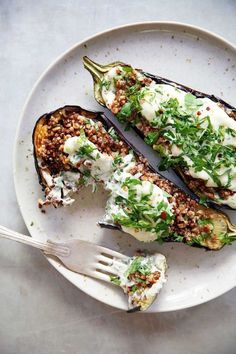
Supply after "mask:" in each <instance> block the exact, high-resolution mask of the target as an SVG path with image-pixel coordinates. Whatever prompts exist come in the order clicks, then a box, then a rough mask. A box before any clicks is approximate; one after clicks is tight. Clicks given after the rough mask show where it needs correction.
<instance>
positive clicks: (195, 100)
mask: <svg viewBox="0 0 236 354" xmlns="http://www.w3.org/2000/svg"><path fill="white" fill-rule="evenodd" d="M84 66H85V68H86V69H87V70H88V71H89V72H90V73H91V75H92V77H93V81H94V96H95V99H96V100H97V102H98V103H100V104H101V105H102V106H105V107H107V108H108V109H109V110H110V111H111V112H112V113H114V114H115V115H116V117H117V118H118V120H119V121H120V122H122V123H124V124H128V125H129V126H132V127H133V128H134V130H135V131H136V132H137V134H138V135H139V136H140V137H141V138H142V139H143V140H144V141H145V142H146V143H147V144H148V145H150V146H152V148H153V149H154V150H156V151H157V152H158V153H159V155H160V156H161V157H162V162H161V164H160V166H159V169H160V170H166V169H168V168H170V167H172V168H173V169H174V170H175V172H176V173H177V174H178V175H179V176H180V177H181V178H182V180H183V181H184V182H185V183H186V185H187V186H188V188H189V189H190V190H191V191H193V192H194V193H195V194H196V195H197V196H198V197H200V198H201V199H202V200H203V201H204V202H210V203H215V204H217V205H220V206H222V207H226V208H232V209H236V164H235V161H236V109H235V107H233V106H232V105H230V104H229V103H227V102H225V101H224V100H222V99H220V98H218V97H216V96H214V95H208V94H205V93H203V92H200V91H197V90H194V89H191V88H189V87H187V86H184V85H181V84H178V83H176V82H173V81H171V80H168V79H165V78H162V77H160V76H155V75H152V74H149V73H147V72H143V71H142V70H139V69H134V68H132V67H131V66H130V65H128V64H125V63H122V62H114V63H110V64H107V65H100V64H98V63H95V62H93V61H92V60H91V59H89V58H88V57H84Z"/></svg>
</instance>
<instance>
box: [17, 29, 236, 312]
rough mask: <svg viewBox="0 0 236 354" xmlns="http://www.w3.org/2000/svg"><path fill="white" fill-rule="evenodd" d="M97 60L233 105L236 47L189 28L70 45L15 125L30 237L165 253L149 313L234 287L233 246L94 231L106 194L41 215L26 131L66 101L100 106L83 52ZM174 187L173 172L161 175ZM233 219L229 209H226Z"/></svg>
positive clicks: (116, 292) (102, 288)
mask: <svg viewBox="0 0 236 354" xmlns="http://www.w3.org/2000/svg"><path fill="white" fill-rule="evenodd" d="M84 55H88V56H89V57H90V58H92V59H94V60H96V61H97V62H100V63H108V62H112V61H116V60H122V61H124V62H127V63H130V64H132V65H133V66H134V67H137V68H142V69H144V70H145V71H148V72H151V73H153V74H158V75H160V76H163V77H167V78H169V79H172V80H173V81H177V82H180V83H182V84H185V85H187V86H190V87H193V88H195V89H198V90H201V91H204V92H208V93H214V94H215V95H218V96H219V97H222V98H224V99H225V100H226V101H228V102H229V103H232V104H233V105H235V106H236V98H235V97H236V94H235V89H236V84H235V79H236V48H235V47H234V46H233V45H232V44H230V43H228V42H227V41H225V40H224V39H222V38H220V37H218V36H216V35H214V34H212V33H209V32H207V31H204V30H202V29H200V28H196V27H193V26H189V25H184V24H180V23H169V22H152V23H138V24H132V25H127V26H122V27H119V28H115V29H112V30H109V31H106V32H103V33H100V34H97V35H95V36H93V37H91V38H88V39H86V40H85V41H83V42H81V43H79V44H77V45H75V46H74V47H73V48H71V49H69V50H68V51H67V52H66V53H64V54H63V55H62V56H61V57H60V58H58V59H57V60H56V61H55V62H54V63H53V64H52V65H51V66H50V67H49V68H48V69H47V70H46V71H45V72H44V73H43V75H42V76H41V77H40V79H39V80H38V82H37V83H36V84H35V86H34V88H33V90H32V91H31V93H30V95H29V97H28V99H27V102H26V104H25V107H24V109H23V113H22V117H21V120H20V123H19V127H18V133H17V137H16V144H15V156H14V179H15V188H16V193H17V199H18V202H19V206H20V209H21V212H22V215H23V218H24V220H25V223H26V225H27V227H28V229H29V232H30V234H31V235H32V237H33V238H36V239H38V240H46V239H48V238H50V239H53V240H64V239H68V238H71V237H74V238H81V239H84V240H89V241H92V242H96V243H99V244H101V245H104V246H106V247H110V248H113V249H115V250H118V251H121V252H124V253H126V254H129V255H131V254H132V253H133V252H134V251H135V250H137V249H140V248H143V249H148V250H156V251H159V252H161V253H163V254H165V256H166V257H167V261H168V264H169V268H168V282H167V284H166V285H165V287H164V289H163V291H162V292H161V294H160V295H159V297H158V300H157V301H156V302H155V303H154V304H153V305H152V307H151V308H150V309H149V310H148V312H162V311H172V310H178V309H183V308H187V307H191V306H195V305H198V304H201V303H203V302H206V301H209V300H211V299H213V298H215V297H217V296H219V295H221V294H223V293H225V292H226V291H228V290H230V289H232V288H233V287H234V286H235V285H236V275H235V274H236V244H234V245H233V246H226V247H224V248H223V249H222V250H221V251H219V252H206V251H205V250H203V249H196V248H191V247H189V246H185V245H182V244H164V245H159V244H157V243H152V244H141V243H139V242H138V241H136V240H134V239H133V238H132V237H131V236H129V235H126V234H123V233H121V232H118V231H111V230H104V229H100V228H99V227H98V226H97V225H96V222H97V221H98V219H99V218H100V217H101V216H102V215H103V210H104V209H103V208H104V205H105V200H106V194H105V192H104V191H103V190H102V188H101V189H100V190H99V191H98V192H97V193H96V194H92V193H91V189H90V188H87V189H84V190H83V191H82V192H80V194H78V195H77V196H76V201H75V203H74V204H73V206H71V207H68V208H61V209H57V210H56V209H54V208H48V209H47V210H46V214H42V213H41V212H40V210H39V209H38V207H37V200H38V198H39V197H42V191H41V188H40V186H39V184H38V179H37V175H36V172H35V169H34V162H33V156H32V143H31V135H32V130H33V127H34V125H35V122H36V119H37V118H38V117H39V116H40V115H42V114H43V113H45V112H49V111H51V110H54V109H56V108H58V107H60V106H63V105H65V104H71V105H73V104H74V105H76V104H78V105H81V106H82V107H84V108H87V109H91V110H101V107H100V106H98V104H97V103H96V102H95V100H94V97H93V89H92V79H91V77H90V74H89V73H88V72H87V71H86V70H84V68H83V64H82V57H83V56H84ZM126 135H129V137H130V139H131V140H132V141H133V142H135V143H136V144H137V145H138V148H139V149H140V150H141V151H143V152H144V153H145V154H146V155H147V156H148V157H149V159H150V161H151V162H152V163H153V164H154V165H157V164H158V158H157V156H156V155H155V154H154V153H153V152H152V151H151V150H150V149H149V148H148V147H147V146H144V145H143V144H142V142H141V141H140V139H139V138H137V137H136V136H135V135H134V134H132V132H128V133H126ZM165 175H166V176H168V177H169V178H170V179H172V180H173V181H175V182H177V183H178V184H179V185H180V186H182V183H181V182H180V181H179V180H178V178H177V177H176V176H175V175H174V174H172V173H168V172H167V173H165ZM227 213H228V214H229V215H230V217H231V220H232V222H234V223H236V213H235V211H227ZM47 258H48V260H49V262H50V263H51V264H52V265H53V266H54V267H55V268H56V269H57V270H58V271H59V272H60V273H61V274H63V275H64V276H65V277H66V278H67V279H68V280H69V281H70V282H72V283H73V284H74V285H76V286H77V287H78V288H80V289H81V290H83V291H84V292H86V293H87V294H89V295H91V296H93V297H94V298H96V299H98V300H100V301H102V302H104V303H106V304H109V305H111V306H114V307H117V308H120V309H124V310H126V309H127V299H126V297H125V296H124V294H123V293H122V291H121V290H120V289H119V288H116V287H114V286H112V285H111V286H108V285H107V284H104V283H102V282H99V281H97V280H94V279H89V278H87V277H84V276H82V275H79V274H76V273H73V272H71V271H69V270H67V269H66V268H65V267H63V266H62V265H61V264H60V263H58V262H57V261H56V260H55V259H52V258H50V257H47Z"/></svg>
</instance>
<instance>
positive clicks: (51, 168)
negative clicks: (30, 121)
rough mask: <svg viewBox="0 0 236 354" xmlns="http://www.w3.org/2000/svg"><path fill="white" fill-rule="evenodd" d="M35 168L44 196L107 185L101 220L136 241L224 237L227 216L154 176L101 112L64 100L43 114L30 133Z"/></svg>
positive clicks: (217, 244)
mask: <svg viewBox="0 0 236 354" xmlns="http://www.w3.org/2000/svg"><path fill="white" fill-rule="evenodd" d="M33 144H34V156H35V164H36V170H37V171H38V175H39V180H40V183H41V184H42V186H43V188H44V190H45V194H46V199H45V200H44V201H40V203H39V204H40V206H42V205H47V204H52V205H54V206H56V207H57V206H61V205H69V204H71V203H72V202H73V199H72V198H71V196H72V193H74V192H76V191H78V190H79V189H80V188H81V187H83V186H86V185H89V184H92V185H93V186H95V187H96V185H97V183H102V184H103V186H104V188H105V189H106V190H107V191H108V192H109V198H108V200H107V205H106V212H105V216H104V219H103V220H102V221H101V222H100V225H101V226H103V227H108V228H109V227H110V228H115V229H119V230H122V231H124V232H126V233H129V234H130V235H133V236H134V237H135V238H137V239H138V240H140V241H144V242H150V241H155V240H158V241H160V242H163V241H176V242H184V243H187V244H189V245H195V246H196V245H198V246H201V247H206V248H208V249H220V248H221V247H222V246H224V245H225V244H227V243H231V241H233V240H234V237H235V235H236V228H235V226H233V225H232V224H231V223H230V221H229V219H228V217H227V216H226V215H225V214H223V213H221V212H219V211H217V210H214V209H211V208H208V207H205V206H203V205H201V204H199V203H197V201H196V200H194V199H191V198H190V197H189V196H188V195H187V194H185V193H184V192H183V191H182V190H180V189H179V188H178V187H177V186H175V185H174V184H173V183H172V182H170V181H169V180H167V179H165V178H163V177H162V176H160V175H159V174H158V173H157V172H156V171H155V170H154V169H153V167H152V166H151V165H150V164H149V163H148V162H147V160H146V159H145V158H144V156H143V155H142V154H141V153H140V152H139V151H138V150H137V149H136V148H135V147H134V146H132V145H131V144H130V143H129V142H128V141H127V140H126V139H125V137H124V136H123V135H122V133H121V132H120V131H119V130H118V129H117V128H116V127H115V126H114V124H113V123H111V122H110V121H109V120H108V119H107V118H106V117H105V115H104V114H102V113H99V112H97V113H96V112H90V111H87V110H84V109H83V108H80V107H77V106H65V107H63V108H59V109H57V110H56V111H53V112H51V113H48V114H45V115H43V116H42V117H41V118H39V120H38V121H37V123H36V126H35V129H34V133H33Z"/></svg>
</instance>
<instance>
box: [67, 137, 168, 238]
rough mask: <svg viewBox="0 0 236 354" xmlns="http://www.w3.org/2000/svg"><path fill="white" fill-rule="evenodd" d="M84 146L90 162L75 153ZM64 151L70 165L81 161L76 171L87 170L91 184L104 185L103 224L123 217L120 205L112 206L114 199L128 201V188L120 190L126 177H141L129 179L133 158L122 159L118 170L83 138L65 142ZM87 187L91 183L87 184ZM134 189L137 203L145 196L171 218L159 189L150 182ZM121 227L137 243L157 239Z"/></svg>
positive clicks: (133, 164)
mask: <svg viewBox="0 0 236 354" xmlns="http://www.w3.org/2000/svg"><path fill="white" fill-rule="evenodd" d="M84 145H86V146H88V145H89V146H91V148H92V149H93V150H92V152H91V155H90V156H91V158H89V157H88V156H86V157H84V158H81V157H79V156H78V154H77V152H78V151H79V149H80V148H81V147H83V146H84ZM64 151H65V152H66V153H67V154H68V155H69V160H70V162H71V164H72V165H74V166H75V167H77V164H78V162H81V161H82V164H81V165H80V167H79V170H80V172H81V173H83V171H84V168H86V169H89V171H90V175H91V177H92V179H94V181H103V184H104V187H105V189H106V190H108V191H109V192H110V197H109V200H108V202H107V207H106V215H105V220H104V221H107V222H112V221H113V220H114V219H113V217H114V215H117V214H121V215H124V216H125V215H126V214H125V212H124V210H123V209H122V207H121V206H120V205H117V204H116V203H115V199H116V197H117V196H122V197H123V198H125V199H128V194H129V190H128V188H124V187H122V185H123V182H124V181H125V180H126V178H127V177H129V178H134V179H135V178H139V177H140V173H137V174H136V175H132V174H131V173H130V172H129V171H130V170H131V169H132V168H133V167H134V166H135V161H134V155H133V154H132V153H130V154H128V155H126V156H125V157H123V159H122V161H121V162H120V163H119V168H117V166H115V165H114V164H113V162H114V159H113V158H112V157H111V156H110V155H107V154H106V153H101V152H100V151H99V150H98V149H97V148H96V146H95V145H94V144H93V143H92V142H90V141H89V140H88V139H87V138H86V137H85V136H79V137H72V138H69V139H67V140H66V142H65V145H64ZM90 183H92V181H90ZM88 184H89V183H88ZM133 188H134V189H135V190H136V198H137V201H139V200H140V199H141V196H142V195H144V194H145V195H147V194H148V195H150V198H149V203H150V205H151V206H155V205H158V203H160V202H162V201H163V202H165V203H166V205H167V210H166V211H167V212H168V213H169V214H172V212H171V205H170V204H169V202H168V199H167V196H166V195H165V194H164V192H163V190H162V189H160V188H159V187H158V186H156V185H155V184H153V183H150V182H149V181H142V183H141V184H139V185H136V186H134V187H133ZM121 227H122V229H123V231H125V232H127V233H129V234H131V235H133V236H134V237H135V238H137V239H138V240H140V241H145V242H149V241H154V240H156V239H157V234H156V233H154V232H148V231H145V230H141V229H134V228H132V227H125V226H122V225H121Z"/></svg>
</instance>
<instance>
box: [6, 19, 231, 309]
mask: <svg viewBox="0 0 236 354" xmlns="http://www.w3.org/2000/svg"><path fill="white" fill-rule="evenodd" d="M145 25H147V26H150V27H151V26H161V25H163V26H170V27H173V28H174V27H177V28H179V29H180V30H181V29H182V30H183V32H184V31H185V30H186V33H189V34H191V31H194V32H196V33H199V34H202V35H203V36H205V37H206V38H207V37H210V38H211V39H213V40H215V41H217V42H218V43H219V42H220V43H221V45H224V46H225V47H226V48H230V49H231V50H232V51H234V52H236V45H234V44H233V43H232V42H230V41H229V40H227V39H225V38H224V37H223V36H221V35H218V34H217V33H215V32H213V31H210V30H207V29H205V28H202V27H199V26H195V25H192V24H189V23H185V22H179V21H139V22H132V23H127V24H124V25H120V26H115V27H111V28H108V29H106V30H103V31H99V32H96V33H95V34H93V35H90V36H88V37H86V38H85V39H83V40H81V41H79V42H76V43H75V44H74V45H72V46H70V47H69V48H68V49H66V50H64V51H63V52H62V53H61V54H60V55H58V56H57V57H56V58H55V59H54V60H52V61H51V63H50V64H49V65H48V66H47V67H46V68H45V69H44V70H43V71H42V73H41V74H40V76H39V77H38V79H37V80H36V81H35V83H34V84H33V86H32V88H31V90H30V92H29V93H28V95H27V97H26V100H25V102H24V104H23V107H22V109H21V111H20V114H19V119H18V122H17V126H16V132H15V139H14V146H13V159H12V167H13V181H14V189H15V194H16V199H17V204H18V207H19V210H20V213H21V216H22V218H23V221H24V223H25V226H26V228H27V230H28V232H29V234H30V236H31V237H33V235H32V234H31V231H32V230H30V228H29V227H28V226H27V224H26V222H25V217H24V211H23V208H22V206H21V202H20V196H19V193H18V189H17V181H16V164H17V162H16V161H17V145H18V137H19V133H20V128H21V124H22V122H23V117H24V115H25V111H26V108H27V106H28V104H29V102H30V99H31V97H32V95H33V94H34V92H35V90H36V89H37V87H38V85H39V84H40V82H41V81H42V80H43V79H44V77H45V76H46V75H47V74H48V72H49V71H50V70H51V69H52V68H53V67H54V66H56V65H57V64H58V63H59V62H60V61H61V60H62V59H63V58H64V57H65V56H67V55H68V54H69V53H70V52H72V51H73V50H75V49H76V48H77V47H79V46H81V45H83V44H86V42H88V41H90V40H94V39H96V38H97V37H100V36H103V35H106V34H111V33H112V32H118V31H120V30H123V29H128V28H132V29H133V28H137V29H138V28H139V27H142V26H145ZM159 30H161V28H159ZM42 254H43V255H44V257H45V258H46V259H47V260H48V262H49V263H50V264H51V265H52V266H53V267H54V268H55V269H56V270H57V271H58V272H59V273H60V274H61V275H62V276H63V277H64V278H65V279H67V281H69V282H70V283H71V284H73V285H74V286H76V287H77V288H78V289H79V290H81V291H83V292H84V293H86V294H87V295H89V296H91V297H92V298H94V299H96V300H97V301H100V302H102V303H104V304H105V305H109V306H111V307H114V308H117V309H119V310H124V308H122V307H120V306H116V305H114V304H112V303H111V302H110V301H109V299H105V300H104V299H101V298H100V297H99V295H98V294H97V293H96V292H95V293H94V294H93V295H91V294H90V293H89V292H87V290H86V288H85V289H84V288H82V287H80V286H79V285H78V284H77V283H75V282H73V281H71V280H70V279H69V277H68V276H67V274H65V273H64V272H63V269H64V268H65V267H63V266H60V267H59V266H58V265H59V263H58V262H57V261H55V260H54V259H52V258H50V257H49V256H46V255H45V254H44V253H43V252H42ZM235 286H236V284H235V285H232V286H231V287H229V288H228V289H227V290H222V291H221V292H219V293H218V294H216V295H215V294H212V296H210V297H209V298H207V299H204V300H201V301H199V302H198V303H197V304H193V305H191V304H188V305H184V306H182V307H178V308H177V307H173V308H169V309H167V310H152V308H150V310H148V311H147V312H146V313H158V312H171V311H179V310H183V309H187V308H191V307H195V306H198V305H200V304H203V303H207V302H209V301H211V300H213V299H215V298H217V297H219V296H221V295H223V294H225V293H227V292H228V291H230V290H232V289H233V288H234V287H235Z"/></svg>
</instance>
